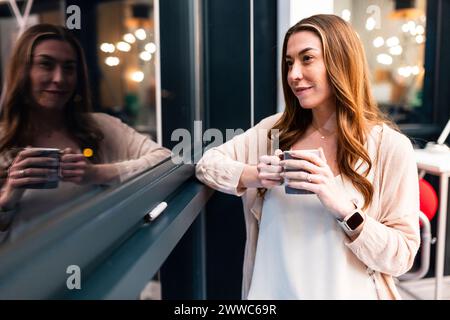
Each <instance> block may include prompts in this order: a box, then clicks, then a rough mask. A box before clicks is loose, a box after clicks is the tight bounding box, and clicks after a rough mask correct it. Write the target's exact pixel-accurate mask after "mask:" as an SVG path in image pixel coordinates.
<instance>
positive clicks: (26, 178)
mask: <svg viewBox="0 0 450 320" xmlns="http://www.w3.org/2000/svg"><path fill="white" fill-rule="evenodd" d="M40 153H41V151H40V150H34V149H27V148H25V149H23V150H22V151H20V152H19V154H18V155H17V156H16V158H15V159H14V161H13V162H12V164H11V166H10V167H9V169H8V177H7V179H6V182H5V184H4V187H3V190H2V193H1V196H0V207H2V208H4V209H12V208H14V207H15V205H16V204H17V203H18V202H19V200H20V199H21V198H22V195H23V193H24V191H25V189H26V186H27V185H31V184H38V183H46V182H50V181H53V180H54V178H55V175H57V174H58V170H57V169H49V168H39V167H49V166H50V167H51V166H55V165H57V164H58V160H56V159H54V158H50V157H40V156H39V154H40Z"/></svg>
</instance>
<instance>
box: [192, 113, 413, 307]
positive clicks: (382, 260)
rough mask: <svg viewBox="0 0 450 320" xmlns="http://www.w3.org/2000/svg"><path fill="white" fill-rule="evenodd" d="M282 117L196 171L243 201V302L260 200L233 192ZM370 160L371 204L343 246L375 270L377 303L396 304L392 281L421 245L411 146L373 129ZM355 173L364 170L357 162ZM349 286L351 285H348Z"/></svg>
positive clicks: (382, 128) (253, 193)
mask: <svg viewBox="0 0 450 320" xmlns="http://www.w3.org/2000/svg"><path fill="white" fill-rule="evenodd" d="M280 117H281V113H278V114H276V115H273V116H270V117H268V118H266V119H264V120H262V121H261V122H260V123H258V124H257V125H256V126H254V127H253V128H250V129H249V130H247V131H246V132H245V133H243V134H241V135H238V136H235V137H234V138H233V139H231V140H229V141H228V142H226V143H224V144H223V145H221V146H219V147H215V148H212V149H210V150H208V151H206V153H205V154H204V155H203V157H202V159H201V160H200V161H199V163H198V164H197V166H196V175H197V178H198V179H199V180H200V181H202V182H203V183H205V184H206V185H208V186H210V187H211V188H213V189H216V190H219V191H221V192H225V193H228V194H233V195H237V196H241V197H242V201H243V204H244V216H245V225H246V236H247V239H246V244H245V253H244V266H243V283H242V298H243V299H246V298H247V295H248V290H249V287H250V283H251V279H252V273H253V266H254V261H255V255H256V245H257V241H258V232H259V222H260V218H261V212H262V206H263V202H264V201H263V199H262V198H261V197H260V196H258V195H257V189H256V188H248V189H245V188H244V189H238V188H237V186H238V183H239V179H240V176H241V174H242V171H243V169H244V167H245V166H246V165H257V164H258V159H259V157H260V156H261V155H264V154H267V153H268V152H267V150H269V151H270V153H271V154H273V152H274V148H275V146H272V145H271V142H270V140H269V139H268V138H267V131H268V130H270V129H271V128H272V127H273V125H274V124H275V122H276V121H277V120H278V119H279V118H280ZM365 146H366V148H367V150H368V152H369V155H370V158H371V160H372V169H371V170H370V172H369V174H368V176H367V179H368V180H369V181H370V182H371V183H372V185H373V189H374V193H373V200H372V203H371V204H370V205H369V207H368V208H367V209H365V210H364V213H365V223H364V225H363V228H362V231H361V233H360V234H359V236H358V237H357V238H356V239H354V240H353V241H351V240H350V239H349V238H348V239H347V241H346V243H345V244H346V246H347V247H348V249H349V250H351V251H352V252H353V253H354V254H355V256H356V257H357V258H358V259H359V260H361V261H362V262H363V263H364V264H365V265H366V266H367V267H368V268H370V269H372V270H374V271H375V272H374V274H373V277H374V281H375V284H376V287H377V294H378V297H379V299H400V295H399V293H398V291H397V289H396V287H395V283H394V279H393V277H398V276H400V275H402V274H403V273H405V272H407V271H408V270H409V269H410V268H411V267H412V265H413V262H414V258H415V255H416V253H417V250H418V248H419V245H420V231H419V183H418V174H417V165H416V162H415V157H414V150H413V148H412V145H411V142H410V141H409V139H408V138H407V137H406V136H404V135H403V134H401V133H399V132H397V131H395V130H394V129H392V128H390V127H389V126H387V125H386V124H382V125H378V126H375V127H374V128H373V130H372V131H371V132H370V134H369V135H368V136H367V141H366V144H365ZM355 168H356V170H357V171H358V172H359V173H362V172H364V171H365V169H366V168H367V165H366V164H362V161H358V162H357V163H356V166H355ZM349 285H350V284H349Z"/></svg>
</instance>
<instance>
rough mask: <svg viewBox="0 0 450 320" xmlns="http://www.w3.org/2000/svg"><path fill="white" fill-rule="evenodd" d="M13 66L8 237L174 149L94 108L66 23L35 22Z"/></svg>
mask: <svg viewBox="0 0 450 320" xmlns="http://www.w3.org/2000/svg"><path fill="white" fill-rule="evenodd" d="M8 66H9V69H8V72H7V76H6V83H7V86H6V87H5V89H4V99H3V104H2V106H1V108H2V109H1V115H0V165H1V168H2V174H1V176H2V181H1V183H2V189H1V195H0V209H1V210H0V214H1V221H0V222H1V230H2V233H1V234H0V237H1V238H3V239H6V238H8V237H11V234H10V233H9V232H6V231H8V230H9V229H11V228H12V226H14V225H17V226H18V227H19V226H21V227H23V226H24V224H23V222H27V223H28V222H29V221H30V220H32V219H33V218H34V217H35V216H36V215H38V214H41V215H42V214H43V213H45V212H47V211H48V210H49V209H51V208H52V207H55V205H59V204H62V203H64V202H65V201H67V200H69V199H73V198H74V197H75V196H79V195H82V194H83V193H85V192H86V191H87V190H88V189H91V188H92V186H94V185H113V184H117V183H120V182H123V181H125V180H127V179H128V178H130V177H132V176H135V175H136V174H138V173H141V172H142V171H144V170H146V169H148V168H150V167H152V166H154V165H156V164H157V163H159V162H161V161H162V160H163V159H165V158H167V157H168V156H169V155H170V152H169V151H168V150H167V149H165V148H162V147H161V146H159V145H158V144H157V143H155V142H154V141H152V140H151V139H149V138H148V137H147V136H145V135H142V134H139V133H138V132H137V131H136V130H134V129H133V128H131V127H129V126H128V125H126V124H124V123H123V122H121V121H120V120H119V119H117V118H115V117H112V116H109V115H107V114H104V113H91V112H90V110H91V103H90V93H89V85H88V83H89V82H88V79H87V67H86V62H85V59H84V54H83V50H82V48H81V46H80V44H79V43H78V41H77V40H76V38H75V37H74V36H73V34H72V33H71V32H70V31H68V30H67V29H64V28H62V27H59V26H55V25H50V24H37V25H34V26H33V27H31V28H29V29H28V30H27V31H26V32H25V33H24V34H23V35H22V36H21V37H20V39H19V40H18V41H17V44H16V46H15V49H14V51H13V54H12V56H11V61H10V63H9V64H8ZM36 147H39V148H52V149H36ZM49 203H51V204H50V205H49ZM3 239H0V240H3Z"/></svg>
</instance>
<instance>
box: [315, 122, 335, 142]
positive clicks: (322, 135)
mask: <svg viewBox="0 0 450 320" xmlns="http://www.w3.org/2000/svg"><path fill="white" fill-rule="evenodd" d="M311 125H312V127H313V128H314V129H315V130H316V131H317V132H318V133H319V135H320V139H322V140H324V139H325V138H327V137H330V136H332V135H333V134H335V133H336V131H333V132H331V133H328V134H323V133H322V132H320V130H319V128H317V127H316V126H315V125H314V123H312V122H311Z"/></svg>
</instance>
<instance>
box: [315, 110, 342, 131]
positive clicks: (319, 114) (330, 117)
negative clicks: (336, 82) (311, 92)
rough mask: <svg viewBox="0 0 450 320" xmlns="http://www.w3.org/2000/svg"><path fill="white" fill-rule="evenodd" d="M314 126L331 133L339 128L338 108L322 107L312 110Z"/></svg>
mask: <svg viewBox="0 0 450 320" xmlns="http://www.w3.org/2000/svg"><path fill="white" fill-rule="evenodd" d="M312 126H313V128H315V129H319V130H323V131H325V132H328V133H331V132H336V130H337V121H336V108H332V107H322V108H314V109H313V110H312Z"/></svg>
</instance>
